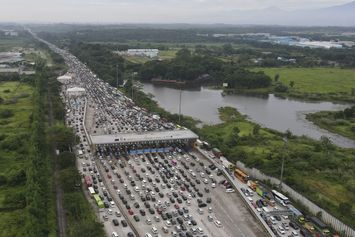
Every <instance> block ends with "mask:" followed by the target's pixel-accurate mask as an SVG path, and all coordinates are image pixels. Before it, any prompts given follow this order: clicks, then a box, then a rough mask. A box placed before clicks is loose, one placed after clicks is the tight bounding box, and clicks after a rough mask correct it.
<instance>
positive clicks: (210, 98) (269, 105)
mask: <svg viewBox="0 0 355 237" xmlns="http://www.w3.org/2000/svg"><path fill="white" fill-rule="evenodd" d="M142 89H143V91H144V92H146V93H151V94H152V95H154V99H155V100H156V101H157V102H158V104H159V105H160V106H161V107H162V108H164V109H166V110H167V111H169V112H172V113H178V112H179V96H180V91H179V90H178V89H173V88H168V87H163V86H158V85H153V84H150V83H143V88H142ZM221 92H222V91H221V90H213V89H208V88H203V87H201V90H195V91H193V90H183V91H182V94H181V113H182V114H184V115H188V116H191V117H193V118H196V119H199V120H200V121H202V122H203V123H205V124H217V123H220V122H221V120H220V119H219V117H218V108H219V107H222V106H230V107H234V108H236V109H237V110H238V111H239V112H240V113H242V114H245V115H247V117H248V118H249V119H250V120H251V121H253V122H256V123H258V124H260V125H261V126H263V127H267V128H271V129H275V130H277V131H281V132H285V131H286V130H287V129H288V130H290V131H291V132H292V133H293V134H295V135H299V136H301V135H305V136H308V137H310V138H313V139H317V140H318V139H320V137H321V136H326V137H329V139H330V140H331V141H332V142H333V143H334V144H336V145H338V146H340V147H345V148H350V147H351V148H355V141H353V140H351V139H347V138H345V137H342V136H340V135H336V134H333V133H330V132H328V131H326V130H324V129H321V128H319V127H318V126H315V125H314V124H313V123H311V122H309V121H308V120H306V118H305V115H306V114H307V113H312V112H317V111H321V110H329V111H334V110H341V109H344V108H346V106H345V105H341V104H334V103H331V102H319V103H318V102H305V101H299V100H293V99H281V98H278V97H275V96H274V95H272V94H270V95H269V97H268V98H259V97H252V96H243V95H226V96H222V94H221Z"/></svg>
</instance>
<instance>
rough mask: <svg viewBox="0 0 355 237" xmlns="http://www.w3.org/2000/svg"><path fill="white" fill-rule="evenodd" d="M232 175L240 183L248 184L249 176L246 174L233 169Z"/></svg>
mask: <svg viewBox="0 0 355 237" xmlns="http://www.w3.org/2000/svg"><path fill="white" fill-rule="evenodd" d="M234 175H235V177H236V178H237V179H239V180H240V181H242V182H243V183H246V182H248V180H249V175H247V174H246V173H244V172H243V171H241V170H240V169H235V170H234Z"/></svg>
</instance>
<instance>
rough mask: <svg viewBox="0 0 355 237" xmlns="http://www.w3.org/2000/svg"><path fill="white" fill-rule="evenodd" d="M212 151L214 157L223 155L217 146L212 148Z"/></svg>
mask: <svg viewBox="0 0 355 237" xmlns="http://www.w3.org/2000/svg"><path fill="white" fill-rule="evenodd" d="M212 153H213V155H215V156H216V157H218V158H219V157H221V156H223V153H222V152H221V150H219V149H218V148H216V147H215V148H212Z"/></svg>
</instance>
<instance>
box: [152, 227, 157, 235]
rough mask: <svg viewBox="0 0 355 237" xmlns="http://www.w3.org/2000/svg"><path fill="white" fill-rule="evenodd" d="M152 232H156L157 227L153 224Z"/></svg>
mask: <svg viewBox="0 0 355 237" xmlns="http://www.w3.org/2000/svg"><path fill="white" fill-rule="evenodd" d="M152 233H153V234H156V233H158V229H157V227H155V226H153V227H152Z"/></svg>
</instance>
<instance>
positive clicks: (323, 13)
mask: <svg viewBox="0 0 355 237" xmlns="http://www.w3.org/2000/svg"><path fill="white" fill-rule="evenodd" d="M214 16H215V17H212V20H214V21H215V22H216V23H221V22H228V23H231V24H258V25H259V24H261V25H292V26H355V1H354V2H350V3H346V4H343V5H337V6H332V7H327V8H319V9H312V10H294V11H286V10H282V9H280V8H277V7H270V8H265V9H260V10H244V11H243V10H228V11H223V12H216V14H215V15H214Z"/></svg>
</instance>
